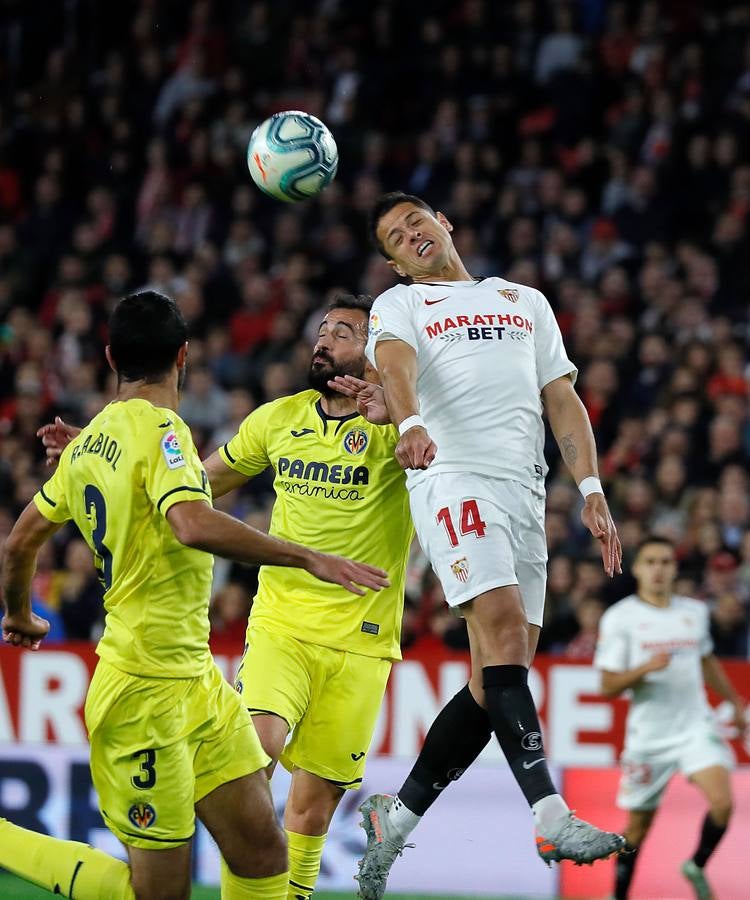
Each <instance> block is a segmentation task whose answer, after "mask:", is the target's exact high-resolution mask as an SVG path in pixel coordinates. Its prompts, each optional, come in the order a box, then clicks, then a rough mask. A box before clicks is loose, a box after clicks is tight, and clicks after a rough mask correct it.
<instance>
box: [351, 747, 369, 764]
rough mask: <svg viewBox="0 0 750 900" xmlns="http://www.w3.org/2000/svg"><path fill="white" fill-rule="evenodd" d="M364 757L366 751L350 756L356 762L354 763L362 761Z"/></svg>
mask: <svg viewBox="0 0 750 900" xmlns="http://www.w3.org/2000/svg"><path fill="white" fill-rule="evenodd" d="M364 755H365V753H364V750H363V751H362V753H352V754H350V756H351V758H352V759H353V760H354V762H357V760H360V759H362V757H363V756H364Z"/></svg>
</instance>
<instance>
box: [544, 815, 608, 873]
mask: <svg viewBox="0 0 750 900" xmlns="http://www.w3.org/2000/svg"><path fill="white" fill-rule="evenodd" d="M624 847H625V838H624V837H622V835H619V834H613V833H612V832H611V831H602V830H601V829H599V828H596V827H595V826H594V825H590V824H589V823H588V822H584V821H583V819H579V818H577V817H576V816H575V815H573V813H572V812H569V813H568V814H567V815H566V816H561V817H560V819H558V821H557V822H556V823H555V825H554V826H553V827H552V828H547V829H546V830H545V832H544V834H542V833H541V832H540V831H539V829H537V835H536V851H537V853H538V854H539V856H541V858H542V859H543V860H544V861H545V862H546V863H547V865H549V864H550V863H553V862H561V861H562V860H563V859H570V860H572V861H573V862H574V863H575V864H576V865H578V866H582V865H584V863H588V864H591V863H592V862H594V861H595V860H597V859H605V858H606V857H607V856H612V854H613V853H619V852H620V851H621V850H622V849H623V848H624Z"/></svg>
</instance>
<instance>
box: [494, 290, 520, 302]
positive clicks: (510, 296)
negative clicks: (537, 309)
mask: <svg viewBox="0 0 750 900" xmlns="http://www.w3.org/2000/svg"><path fill="white" fill-rule="evenodd" d="M498 294H500V296H501V297H505V299H506V300H510V302H511V303H518V291H517V290H516V289H515V288H505V289H504V290H502V291H498Z"/></svg>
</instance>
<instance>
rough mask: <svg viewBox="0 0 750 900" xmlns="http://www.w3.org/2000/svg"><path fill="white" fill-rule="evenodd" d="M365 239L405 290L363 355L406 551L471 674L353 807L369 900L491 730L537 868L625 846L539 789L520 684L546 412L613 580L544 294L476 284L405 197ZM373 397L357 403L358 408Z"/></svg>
mask: <svg viewBox="0 0 750 900" xmlns="http://www.w3.org/2000/svg"><path fill="white" fill-rule="evenodd" d="M371 224H372V230H373V234H374V237H375V240H376V243H377V245H378V247H379V249H380V250H381V252H382V253H383V254H384V255H385V256H386V258H387V259H388V260H389V263H390V265H391V266H392V267H393V269H394V270H395V271H396V272H397V273H398V274H399V275H401V276H402V277H404V278H408V279H410V282H411V283H410V284H408V285H399V286H397V287H394V288H392V289H390V290H388V291H386V292H385V293H384V294H382V295H381V296H380V297H378V298H377V299H376V301H375V303H374V304H373V308H372V312H371V314H370V340H369V342H368V346H367V354H368V358H369V359H370V361H371V362H372V363H373V364H374V365H375V366H376V367H377V369H378V371H379V373H380V377H381V380H382V383H383V389H384V392H385V402H386V405H387V412H388V415H389V418H390V421H392V422H394V423H396V424H397V425H398V426H399V432H400V434H401V439H400V441H399V444H398V446H397V448H396V458H397V459H398V460H399V462H400V463H401V465H402V466H403V467H404V468H405V469H406V470H407V487H408V488H409V492H410V502H411V510H412V516H413V519H414V525H415V527H416V530H417V534H418V536H419V540H420V543H421V545H422V548H423V550H424V551H425V553H426V554H427V556H428V557H429V559H430V562H431V563H432V566H433V568H434V569H435V572H436V573H437V575H438V576H439V578H440V581H441V583H442V586H443V589H444V591H445V596H446V599H447V601H448V603H449V604H450V605H451V606H452V607H460V609H461V614H462V615H464V616H465V618H466V621H467V625H468V631H469V640H470V644H471V653H472V674H471V680H470V682H469V684H468V685H467V686H466V688H464V689H463V690H462V691H461V692H460V693H459V694H457V695H456V697H454V698H453V700H451V701H450V702H449V703H448V704H447V705H446V707H445V708H444V709H443V710H442V711H441V713H440V715H439V716H438V718H437V719H436V720H435V722H434V723H433V725H432V728H431V729H430V732H429V733H428V735H427V738H426V740H425V745H424V748H423V750H422V752H421V753H420V755H419V758H418V759H417V761H416V763H415V766H414V769H413V770H412V772H411V774H410V776H409V778H408V779H407V781H406V783H405V784H404V786H403V787H402V789H401V790H400V791H399V793H398V795H397V796H396V798H394V799H393V800H392V799H391V798H389V797H383V796H380V795H376V796H375V797H371V798H368V800H367V801H365V803H364V804H363V805H362V807H361V809H362V811H363V814H364V821H363V825H364V827H365V829H366V830H367V833H368V847H367V852H366V854H365V858H364V860H363V861H362V862H361V864H360V871H359V884H360V888H359V894H360V897H363V898H367V900H370V898H378V897H381V896H382V895H383V893H384V891H385V885H386V879H387V875H388V872H389V871H390V867H391V866H392V864H393V862H394V861H395V858H396V856H397V855H398V854H399V853H400V852H401V851H402V850H403V847H404V846H405V844H404V842H405V840H406V838H407V837H408V835H409V834H410V832H411V831H412V830H413V829H414V827H415V826H416V824H417V822H418V821H419V818H420V817H421V815H423V814H424V812H425V811H426V810H427V808H428V807H429V806H430V805H431V804H432V803H433V802H434V800H435V799H436V798H437V796H438V795H439V793H440V791H441V790H442V789H443V788H444V787H446V786H447V785H448V784H449V783H450V781H451V780H455V779H456V778H457V777H458V776H459V775H460V774H461V772H463V771H464V769H466V768H467V766H469V765H470V764H471V763H472V762H473V761H474V760H475V759H476V758H477V756H478V755H479V753H480V752H481V751H482V749H483V748H484V747H485V745H486V744H487V742H488V741H489V740H490V738H491V734H492V732H493V731H494V733H495V734H496V736H497V738H498V741H499V743H500V746H501V747H502V749H503V752H504V753H505V756H506V757H507V759H508V762H509V764H510V766H511V769H512V771H513V774H514V776H515V778H516V780H517V781H518V784H519V786H520V787H521V790H522V791H523V793H524V795H525V797H526V799H527V801H528V803H529V805H530V806H531V808H532V810H533V813H534V819H535V823H536V829H537V850H538V852H539V855H540V856H541V857H542V858H543V859H544V860H545V861H546V862H549V861H551V860H560V859H573V860H575V861H577V862H591V861H593V860H595V859H599V858H601V857H604V856H608V855H610V854H612V853H614V852H617V851H618V850H619V849H620V848H621V847H622V846H623V844H624V840H623V838H621V837H620V836H619V835H615V834H609V833H607V832H602V831H600V830H598V829H596V828H594V827H593V826H591V825H589V824H588V823H585V822H582V821H581V820H580V819H577V818H575V817H574V816H573V814H572V813H571V812H570V810H569V809H568V807H567V805H566V804H565V802H564V801H563V799H562V797H561V796H560V795H559V793H558V792H557V789H556V788H555V787H554V785H553V784H552V781H551V779H550V776H549V772H548V769H547V763H546V759H545V757H544V747H543V744H542V736H541V729H540V725H539V720H538V717H537V714H536V710H535V708H534V703H533V700H532V697H531V693H530V691H529V689H528V685H527V676H528V666H529V664H530V661H531V659H532V658H533V655H534V651H535V650H536V644H537V639H538V636H539V631H540V626H541V624H542V615H543V606H544V593H545V580H546V561H547V550H546V543H545V534H544V476H545V473H546V471H547V467H546V464H545V461H544V456H543V443H544V425H543V421H542V403H544V407H545V408H546V410H547V415H548V417H549V420H550V424H551V426H552V429H553V431H554V433H555V436H556V438H557V441H558V443H559V445H560V448H561V450H562V452H563V456H564V459H565V462H566V463H567V465H568V468H569V470H570V472H571V474H572V475H573V477H574V478H575V480H576V482H577V483H578V484H579V486H580V487H581V492H582V494H584V496H585V497H586V499H585V505H584V511H583V514H582V516H583V521H584V523H585V524H586V526H587V527H588V528H589V529H590V531H591V533H592V535H594V537H596V538H597V539H598V540H599V541H600V543H601V549H602V557H603V561H604V567H605V570H606V572H607V574H608V575H612V574H613V572H614V571H615V570H618V571H619V567H620V557H621V550H620V543H619V540H618V538H617V531H616V529H615V526H614V523H613V522H612V517H611V516H610V514H609V509H608V507H607V503H606V500H605V498H604V494H603V492H602V488H601V484H600V482H599V479H598V477H597V465H596V447H595V445H594V438H593V434H592V431H591V425H590V423H589V420H588V416H587V414H586V410H585V408H584V406H583V404H582V403H581V401H580V400H579V398H578V396H577V394H576V393H575V390H574V388H573V380H574V378H575V375H576V368H575V366H574V365H573V363H571V361H570V360H569V359H568V357H567V355H566V353H565V348H564V346H563V342H562V337H561V335H560V330H559V328H558V326H557V323H556V321H555V317H554V315H553V313H552V310H551V309H550V307H549V304H548V303H547V300H546V299H545V297H544V296H543V295H542V294H541V293H540V292H539V291H537V290H534V289H532V288H529V287H526V286H524V285H519V284H512V283H510V282H508V281H505V280H503V279H502V278H486V279H481V280H479V279H475V278H472V277H471V275H470V274H469V273H468V272H467V271H466V268H465V267H464V265H463V263H462V261H461V259H460V257H459V255H458V252H457V251H456V249H455V247H454V246H453V241H452V239H451V235H450V232H451V230H452V226H451V224H450V222H448V220H447V219H446V218H445V216H443V215H442V213H437V214H435V213H434V212H433V210H432V209H431V208H430V207H429V206H428V205H427V204H426V203H425V202H424V201H422V200H421V199H419V198H418V197H414V196H411V195H407V194H402V193H395V194H387V195H385V196H384V197H382V198H381V199H380V200H379V201H378V203H377V204H376V207H375V210H374V212H373V216H372V223H371ZM344 381H345V382H346V380H344ZM350 386H351V387H352V390H353V391H354V392H356V390H357V385H356V384H354V383H353V382H350ZM373 396H374V395H373V391H372V390H370V391H369V392H368V389H367V388H366V387H365V388H364V389H362V394H361V396H360V398H359V399H360V400H361V401H362V405H361V406H360V409H362V408H363V406H367V404H368V402H370V405H372V403H371V401H372V397H373Z"/></svg>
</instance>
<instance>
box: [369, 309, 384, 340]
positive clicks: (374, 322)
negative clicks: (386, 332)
mask: <svg viewBox="0 0 750 900" xmlns="http://www.w3.org/2000/svg"><path fill="white" fill-rule="evenodd" d="M382 330H383V323H382V322H381V321H380V316H379V315H378V314H377V313H376V312H371V313H370V328H369V331H370V336H371V337H374V336H375V335H376V334H380V332H381V331H382Z"/></svg>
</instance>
